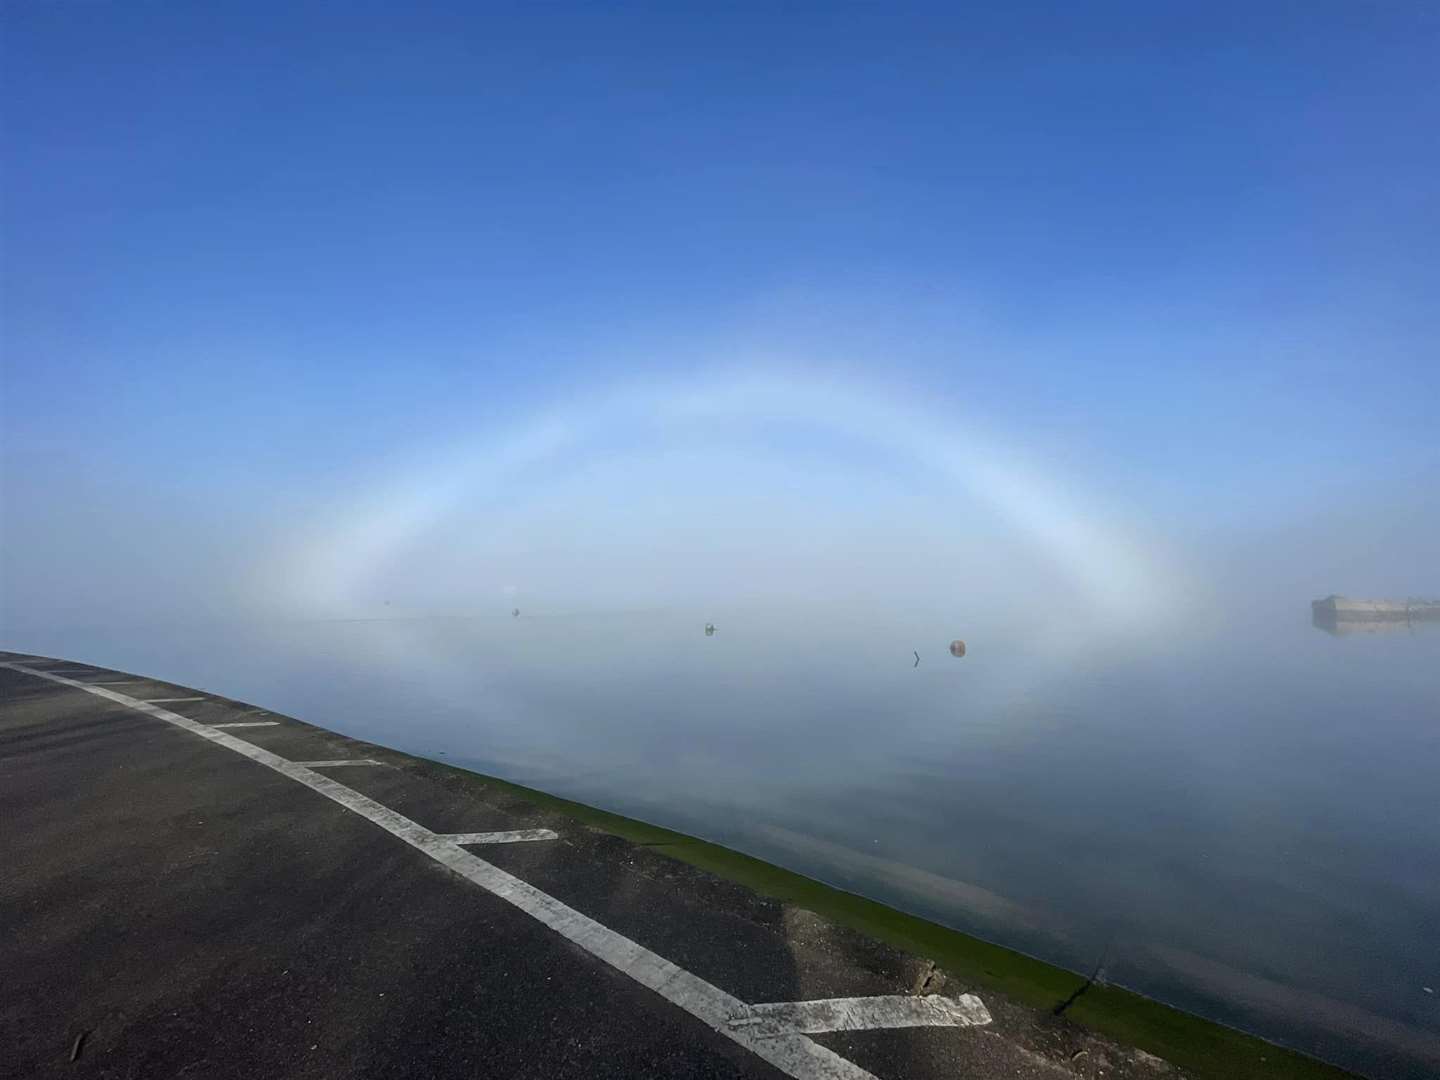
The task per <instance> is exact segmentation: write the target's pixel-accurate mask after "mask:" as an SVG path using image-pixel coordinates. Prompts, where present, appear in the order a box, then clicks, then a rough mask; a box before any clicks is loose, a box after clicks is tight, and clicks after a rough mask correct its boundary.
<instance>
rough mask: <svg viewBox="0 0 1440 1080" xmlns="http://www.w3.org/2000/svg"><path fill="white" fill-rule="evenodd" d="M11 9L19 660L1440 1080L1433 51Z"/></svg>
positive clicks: (3, 480)
mask: <svg viewBox="0 0 1440 1080" xmlns="http://www.w3.org/2000/svg"><path fill="white" fill-rule="evenodd" d="M900 7H901V8H904V7H905V6H904V5H901V6H900ZM1221 7H1223V5H1221ZM5 17H6V33H5V34H4V35H3V36H0V49H4V50H5V51H6V54H5V57H4V62H3V63H0V81H3V89H4V91H5V94H6V100H7V102H13V103H14V107H13V108H10V109H7V113H6V117H5V139H4V146H5V150H4V154H5V158H6V160H5V162H4V165H5V168H4V170H3V171H4V175H5V193H4V196H5V197H4V198H0V231H3V236H0V246H3V248H4V253H5V258H4V259H3V260H0V305H3V311H0V647H3V648H5V649H13V650H17V651H23V652H34V653H42V654H49V655H55V656H64V657H69V658H73V659H75V660H78V661H89V662H93V663H98V664H104V665H110V666H115V667H119V668H123V669H129V670H133V671H137V672H143V673H145V674H148V675H153V676H156V677H160V678H164V679H170V680H174V681H177V682H180V683H183V684H189V685H193V686H197V687H201V688H204V689H206V690H210V691H215V692H218V693H223V694H227V695H231V696H234V697H237V698H240V699H243V700H248V701H252V702H255V703H256V704H257V705H260V706H264V707H267V708H273V709H276V710H279V711H283V712H286V713H291V714H294V715H295V716H298V717H300V718H303V719H304V720H307V721H312V722H315V723H319V724H322V725H325V726H328V727H331V728H334V729H336V730H338V731H342V732H345V733H348V734H352V735H356V736H360V737H363V738H367V739H373V740H375V741H377V742H381V743H385V744H387V745H391V746H395V747H398V748H400V749H404V750H408V751H411V752H414V753H417V754H422V755H430V756H434V757H437V758H441V759H443V760H446V761H450V762H454V763H456V764H460V765H468V766H470V767H472V768H475V769H478V770H481V771H484V772H489V773H494V774H496V775H500V776H504V777H508V778H510V779H513V780H516V781H520V782H522V783H528V784H533V785H535V786H537V787H540V788H543V789H545V790H547V791H553V792H556V793H558V794H561V795H566V796H570V797H572V798H576V799H581V800H584V801H587V802H591V803H594V804H595V805H598V806H602V807H605V808H608V809H612V810H616V811H620V812H623V813H628V814H632V815H635V816H638V817H642V818H645V819H647V820H650V821H654V822H657V823H660V824H664V825H668V826H672V827H674V828H677V829H681V830H685V831H688V832H692V833H695V834H697V835H700V836H703V837H707V838H710V839H713V840H716V841H719V842H721V843H725V844H729V845H732V846H734V847H736V848H738V849H741V850H744V851H747V852H751V853H753V854H755V855H758V856H762V857H764V858H768V859H772V860H774V861H777V862H779V863H782V864H783V865H785V866H789V867H793V868H795V869H796V870H799V871H802V872H805V873H808V874H812V875H814V876H816V877H819V878H822V879H824V880H826V881H829V882H833V883H835V884H837V885H839V886H842V887H844V888H849V889H854V890H856V891H858V892H862V893H865V894H866V895H869V896H874V897H877V898H880V899H882V900H886V901H889V902H891V903H893V904H895V905H897V906H899V907H902V908H904V909H906V910H909V911H914V912H918V913H921V914H923V915H926V916H929V917H931V918H934V919H937V920H939V921H941V922H944V923H947V924H949V925H952V926H956V927H959V928H961V929H963V930H966V931H969V932H972V933H975V934H979V935H981V936H984V937H986V938H991V939H993V940H995V941H998V942H1002V943H1004V944H1007V945H1010V946H1013V947H1016V948H1019V949H1023V950H1025V951H1027V952H1031V953H1034V954H1035V955H1037V956H1041V957H1044V958H1046V959H1049V960H1052V961H1055V962H1057V963H1060V964H1064V965H1066V966H1068V967H1070V968H1072V969H1074V970H1075V971H1078V972H1083V973H1085V974H1087V975H1088V974H1090V973H1091V972H1096V971H1098V972H1099V974H1100V977H1101V978H1103V979H1106V980H1109V981H1112V982H1116V983H1120V984H1122V985H1125V986H1129V987H1133V988H1135V989H1137V990H1140V991H1142V992H1144V993H1148V994H1153V995H1155V996H1158V997H1161V998H1163V999H1164V1000H1166V1001H1170V1002H1173V1003H1175V1004H1177V1005H1180V1006H1182V1007H1185V1008H1189V1009H1194V1010H1197V1011H1199V1012H1202V1013H1204V1014H1206V1015H1208V1016H1212V1017H1216V1018H1219V1019H1221V1020H1225V1021H1227V1022H1231V1023H1235V1024H1239V1025H1241V1026H1244V1027H1247V1028H1249V1029H1251V1030H1254V1031H1257V1032H1260V1033H1262V1034H1264V1035H1266V1036H1269V1037H1272V1038H1276V1039H1280V1040H1282V1041H1285V1042H1288V1043H1291V1044H1293V1045H1295V1046H1298V1047H1300V1048H1302V1049H1306V1050H1309V1051H1311V1052H1314V1053H1318V1054H1321V1055H1323V1056H1325V1057H1328V1058H1331V1059H1333V1060H1335V1061H1338V1062H1341V1063H1343V1064H1347V1065H1349V1066H1352V1067H1354V1068H1358V1069H1361V1070H1365V1071H1367V1072H1369V1073H1372V1074H1374V1075H1376V1076H1422V1075H1425V1076H1433V1075H1437V1074H1440V953H1437V948H1436V944H1435V943H1436V942H1437V941H1440V863H1437V858H1440V856H1437V852H1440V627H1437V626H1425V625H1418V624H1417V625H1415V626H1413V627H1410V626H1394V627H1389V628H1387V629H1386V630H1385V631H1384V632H1377V633H1351V634H1340V635H1334V634H1330V633H1327V632H1325V631H1324V630H1322V629H1317V628H1316V627H1314V626H1313V625H1312V624H1311V613H1310V607H1309V605H1310V602H1311V601H1312V600H1314V599H1316V598H1319V597H1324V596H1327V595H1329V594H1332V593H1339V594H1345V595H1348V596H1351V597H1356V598H1395V599H1404V598H1407V597H1426V596H1429V597H1437V596H1440V559H1437V555H1440V540H1437V538H1440V423H1437V416H1440V410H1437V403H1440V357H1437V349H1436V343H1437V342H1440V305H1437V304H1435V303H1434V297H1435V296H1436V295H1440V260H1437V259H1436V257H1435V252H1436V250H1437V243H1436V237H1437V235H1440V230H1437V225H1440V216H1437V207H1440V199H1437V198H1436V194H1437V191H1440V185H1437V180H1436V178H1437V176H1440V154H1437V147H1440V144H1437V143H1436V142H1435V140H1433V139H1427V138H1425V135H1426V134H1427V133H1429V132H1432V131H1434V130H1437V129H1440V82H1437V81H1436V80H1435V78H1434V76H1433V68H1434V56H1435V53H1436V49H1435V45H1436V43H1437V41H1440V21H1437V19H1436V16H1435V12H1434V11H1433V10H1432V9H1431V8H1430V7H1429V6H1427V5H1404V4H1398V5H1377V6H1372V7H1368V8H1365V9H1363V10H1360V9H1358V8H1357V9H1355V10H1351V9H1350V8H1349V7H1336V8H1325V7H1324V6H1323V5H1322V6H1306V7H1305V8H1304V9H1303V10H1301V9H1295V10H1291V9H1289V8H1285V7H1281V6H1276V5H1253V4H1252V5H1237V6H1233V8H1230V9H1226V10H1224V11H1223V13H1222V12H1221V11H1220V8H1219V7H1217V6H1215V5H1206V6H1204V7H1203V8H1202V7H1195V8H1180V7H1177V6H1174V5H1144V6H1138V7H1130V8H1124V9H1114V10H1101V9H1097V8H1094V7H1091V6H1074V5H1072V6H1069V7H1064V6H1053V5H1051V6H1048V7H1044V8H1035V9H1031V8H1029V7H1028V6H1027V5H1025V4H1018V5H1016V4H1007V5H1004V6H1003V8H1001V7H996V8H995V9H994V10H988V11H987V10H983V6H982V8H979V9H972V8H967V9H965V10H958V9H957V10H954V11H941V10H939V9H935V10H926V11H921V10H919V9H911V10H906V11H902V10H899V9H896V10H893V11H892V10H891V9H890V8H888V7H887V8H886V9H884V10H882V9H880V8H878V7H866V6H863V5H843V6H835V7H833V8H832V9H830V10H827V11H826V12H824V14H823V17H822V16H821V15H820V14H817V13H816V12H815V11H810V10H807V9H804V8H800V7H793V8H787V9H786V10H783V11H782V10H780V9H779V8H776V9H775V10H769V9H762V8H760V7H754V8H747V7H730V8H726V9H725V10H724V11H721V10H719V9H716V10H715V11H712V12H709V13H706V14H705V15H704V17H697V15H696V13H695V12H694V11H692V10H689V9H688V8H687V7H686V6H673V5H672V6H668V7H662V6H659V5H640V6H630V7H624V8H618V7H606V8H601V7H598V6H595V5H590V6H588V7H585V6H577V7H574V8H570V9H565V7H564V5H547V6H546V7H545V8H544V10H543V11H542V10H535V11H529V10H526V11H521V10H519V9H517V10H516V11H513V12H507V13H505V14H504V15H503V16H502V15H500V14H497V13H494V12H490V11H482V10H477V9H474V8H473V7H471V6H464V5H454V6H450V5H445V4H443V3H438V4H422V5H411V6H406V7H403V8H402V7H400V6H398V5H380V6H376V7H363V6H362V7H357V6H353V5H352V6H346V7H345V8H343V9H341V8H337V7H333V6H328V5H305V4H301V5H290V6H287V7H286V9H285V10H284V12H277V11H275V10H272V9H270V8H268V7H267V6H266V5H245V6H240V5H191V6H188V7H185V6H180V5H102V6H97V7H95V8H93V10H92V8H90V7H88V6H87V7H84V8H77V7H75V6H74V5H28V6H24V5H22V6H17V7H15V10H14V11H7V12H6V15H5ZM516 610H518V612H519V615H518V617H516V616H513V615H512V614H511V613H512V611H516ZM707 623H713V624H714V625H715V627H716V630H715V632H714V634H712V635H708V636H707V635H706V634H705V632H704V627H705V625H706V624H707ZM957 638H959V639H963V640H964V641H965V642H966V643H967V646H968V651H967V653H966V655H965V656H964V658H962V659H956V658H954V657H952V656H951V655H950V653H949V652H948V650H947V646H948V644H949V642H950V641H952V640H954V639H957ZM917 654H918V657H919V662H918V664H917V663H916V656H917ZM1426 987H1429V988H1431V990H1433V991H1436V992H1435V993H1430V992H1427V991H1426V989H1425V988H1426Z"/></svg>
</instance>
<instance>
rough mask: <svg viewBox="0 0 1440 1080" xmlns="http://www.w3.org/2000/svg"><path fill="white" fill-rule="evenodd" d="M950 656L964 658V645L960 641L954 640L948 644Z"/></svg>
mask: <svg viewBox="0 0 1440 1080" xmlns="http://www.w3.org/2000/svg"><path fill="white" fill-rule="evenodd" d="M950 655H951V656H964V655H965V643H964V642H963V641H961V640H960V639H959V638H956V639H955V640H954V641H952V642H950Z"/></svg>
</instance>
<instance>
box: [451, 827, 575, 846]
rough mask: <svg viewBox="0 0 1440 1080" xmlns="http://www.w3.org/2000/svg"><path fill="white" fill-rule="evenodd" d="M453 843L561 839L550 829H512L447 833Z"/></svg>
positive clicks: (513, 842) (508, 842)
mask: <svg viewBox="0 0 1440 1080" xmlns="http://www.w3.org/2000/svg"><path fill="white" fill-rule="evenodd" d="M445 839H446V840H449V841H450V842H451V843H452V844H518V843H522V842H524V841H526V840H559V839H560V834H559V833H555V832H551V831H550V830H549V829H511V830H510V831H509V832H457V833H446V834H445Z"/></svg>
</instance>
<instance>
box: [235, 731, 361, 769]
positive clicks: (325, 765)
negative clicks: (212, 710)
mask: <svg viewBox="0 0 1440 1080" xmlns="http://www.w3.org/2000/svg"><path fill="white" fill-rule="evenodd" d="M210 726H211V727H219V726H220V725H219V724H211V725H210ZM291 764H292V765H299V766H300V767H301V768H302V769H333V768H336V767H337V766H340V765H379V764H381V762H378V761H372V760H371V759H370V758H368V757H352V758H341V759H339V760H338V761H292V762H291Z"/></svg>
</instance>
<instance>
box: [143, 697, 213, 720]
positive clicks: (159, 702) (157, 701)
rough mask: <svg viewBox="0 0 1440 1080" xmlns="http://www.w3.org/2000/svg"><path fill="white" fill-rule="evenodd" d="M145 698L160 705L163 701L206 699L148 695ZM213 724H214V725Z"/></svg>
mask: <svg viewBox="0 0 1440 1080" xmlns="http://www.w3.org/2000/svg"><path fill="white" fill-rule="evenodd" d="M145 700H146V701H148V702H149V703H150V704H151V705H159V704H161V703H162V702H170V701H204V700H205V699H204V698H203V697H147V698H145ZM212 726H213V725H212Z"/></svg>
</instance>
